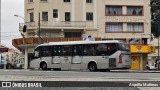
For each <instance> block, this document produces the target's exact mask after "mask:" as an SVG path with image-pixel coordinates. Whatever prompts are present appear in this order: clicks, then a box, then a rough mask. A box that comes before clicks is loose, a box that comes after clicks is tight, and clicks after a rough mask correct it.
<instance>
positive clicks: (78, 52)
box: [72, 45, 83, 56]
mask: <svg viewBox="0 0 160 90" xmlns="http://www.w3.org/2000/svg"><path fill="white" fill-rule="evenodd" d="M82 50H83V49H82V45H75V46H73V51H72V52H73V56H77V55H78V56H82Z"/></svg>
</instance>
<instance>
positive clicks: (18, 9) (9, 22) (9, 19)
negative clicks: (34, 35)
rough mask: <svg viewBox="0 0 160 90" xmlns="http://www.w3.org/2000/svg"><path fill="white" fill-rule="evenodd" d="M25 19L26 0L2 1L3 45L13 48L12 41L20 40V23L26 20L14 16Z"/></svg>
mask: <svg viewBox="0 0 160 90" xmlns="http://www.w3.org/2000/svg"><path fill="white" fill-rule="evenodd" d="M15 14H17V15H20V16H22V17H24V0H1V35H2V37H1V43H2V45H5V46H7V47H10V48H12V47H13V46H12V39H14V38H20V37H21V35H20V33H19V30H18V28H19V23H23V22H24V20H23V19H22V18H20V17H15V16H14V15H15Z"/></svg>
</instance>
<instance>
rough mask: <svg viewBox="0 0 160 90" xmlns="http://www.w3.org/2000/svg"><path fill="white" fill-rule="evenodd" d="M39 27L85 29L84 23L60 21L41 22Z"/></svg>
mask: <svg viewBox="0 0 160 90" xmlns="http://www.w3.org/2000/svg"><path fill="white" fill-rule="evenodd" d="M41 26H53V27H85V26H86V22H85V21H71V22H66V21H61V22H49V21H41Z"/></svg>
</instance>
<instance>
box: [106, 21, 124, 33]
mask: <svg viewBox="0 0 160 90" xmlns="http://www.w3.org/2000/svg"><path fill="white" fill-rule="evenodd" d="M122 31H123V24H122V23H106V32H122Z"/></svg>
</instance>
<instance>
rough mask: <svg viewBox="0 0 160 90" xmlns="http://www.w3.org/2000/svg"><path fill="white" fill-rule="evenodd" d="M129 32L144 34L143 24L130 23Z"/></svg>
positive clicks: (128, 25)
mask: <svg viewBox="0 0 160 90" xmlns="http://www.w3.org/2000/svg"><path fill="white" fill-rule="evenodd" d="M127 31H128V32H143V23H128V24H127Z"/></svg>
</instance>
